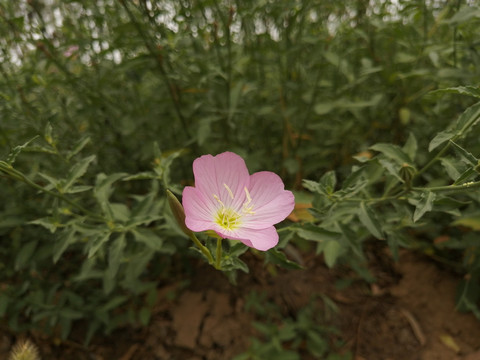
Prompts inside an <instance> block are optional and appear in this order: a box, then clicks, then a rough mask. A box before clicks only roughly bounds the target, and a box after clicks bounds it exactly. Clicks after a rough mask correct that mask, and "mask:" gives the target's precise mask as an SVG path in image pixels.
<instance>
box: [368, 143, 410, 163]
mask: <svg viewBox="0 0 480 360" xmlns="http://www.w3.org/2000/svg"><path fill="white" fill-rule="evenodd" d="M370 149H372V150H375V151H378V152H381V153H382V154H383V155H385V156H386V157H387V158H389V159H392V160H394V161H396V162H397V163H398V164H399V165H403V164H409V165H413V164H412V160H411V159H410V158H409V157H408V155H407V154H406V153H405V152H404V151H403V150H402V148H400V147H399V146H397V145H393V144H386V143H378V144H375V145H373V146H370Z"/></svg>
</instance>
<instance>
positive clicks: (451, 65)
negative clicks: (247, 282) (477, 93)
mask: <svg viewBox="0 0 480 360" xmlns="http://www.w3.org/2000/svg"><path fill="white" fill-rule="evenodd" d="M479 23H480V8H478V7H477V6H476V5H475V2H474V1H473V0H472V1H470V0H455V1H447V0H409V1H403V0H396V1H393V0H370V1H366V0H342V1H324V0H285V1H272V0H258V1H254V0H201V1H193V0H179V1H171V0H156V1H153V0H84V1H73V0H63V1H58V0H28V1H27V0H19V1H8V0H0V33H1V34H2V36H1V37H0V51H1V52H0V74H1V75H0V79H1V80H0V159H4V160H6V159H7V157H8V156H9V154H10V158H9V159H10V160H9V161H7V162H8V164H10V165H14V166H15V168H16V169H19V171H21V174H22V175H18V174H17V175H16V176H17V177H16V178H15V176H13V175H12V173H8V176H5V178H0V181H1V185H0V198H1V199H2V205H1V206H0V215H1V216H0V243H1V246H0V273H1V275H0V286H1V287H2V289H3V290H4V291H2V293H0V316H5V315H7V314H8V322H9V326H10V327H11V328H12V329H17V330H22V329H25V328H28V327H29V326H30V324H31V323H36V324H41V326H43V327H45V328H47V329H53V328H55V327H56V326H58V325H60V327H61V328H62V335H63V336H64V337H66V336H68V333H69V331H70V327H71V324H72V322H73V321H75V320H77V319H82V318H84V319H85V318H86V319H89V321H90V328H89V330H88V334H89V335H88V336H92V334H93V333H94V332H95V331H97V330H98V329H100V328H102V329H104V328H106V329H107V330H109V329H110V330H111V329H113V328H115V327H116V326H118V325H119V324H124V323H128V322H138V321H140V322H141V323H147V322H148V318H149V306H151V304H152V303H153V302H155V299H154V293H155V292H154V291H152V289H154V288H155V286H156V284H157V282H158V281H163V280H165V279H166V278H167V277H168V276H171V274H172V273H174V271H175V268H176V267H180V266H187V265H185V263H186V262H187V260H186V259H188V256H189V255H188V256H187V255H186V254H188V253H187V250H186V249H187V247H188V246H189V244H188V241H187V239H185V237H184V235H183V234H182V233H181V232H180V231H179V230H178V227H176V225H175V224H174V222H173V220H172V217H171V215H170V213H169V211H168V209H166V207H165V200H164V190H165V189H166V188H170V189H172V190H173V191H174V192H176V193H177V194H180V193H181V189H182V188H183V186H184V185H185V184H188V183H191V181H192V172H191V162H192V160H193V159H194V158H196V157H197V156H200V155H202V154H207V153H211V154H216V153H219V152H223V151H226V150H230V151H234V152H236V153H238V154H240V155H241V156H243V157H244V158H245V159H246V161H247V164H248V166H249V169H250V171H251V172H254V171H258V170H271V171H275V172H277V173H279V174H280V175H281V176H282V177H283V179H284V181H285V183H286V186H287V188H289V189H295V190H300V189H301V186H302V179H305V178H307V179H314V180H318V179H319V178H320V177H321V176H322V174H324V173H325V172H327V171H329V170H332V169H334V170H335V171H336V172H337V174H338V176H339V177H340V178H342V177H345V176H346V175H347V173H348V171H349V169H350V167H351V166H352V164H353V163H354V160H353V158H352V156H354V155H359V154H360V155H364V156H366V157H371V155H372V153H371V152H370V151H369V150H368V149H369V147H370V146H371V145H373V144H374V143H377V142H382V143H392V144H400V145H401V144H404V143H405V142H406V141H407V139H408V138H409V134H411V133H413V134H414V135H415V138H416V140H417V141H418V149H419V150H418V153H417V154H416V156H417V159H418V161H419V162H420V163H425V162H426V161H427V158H428V152H427V148H428V143H429V142H430V140H431V139H432V138H433V137H434V136H435V134H436V133H437V132H439V131H441V130H443V129H445V128H446V127H447V126H448V124H450V123H451V122H452V121H453V120H454V119H455V118H457V117H458V115H459V114H461V113H462V112H463V111H464V110H465V109H466V108H467V107H468V106H470V105H472V104H473V103H474V102H475V99H473V98H472V97H462V96H460V95H459V94H458V93H449V92H432V91H434V90H437V89H443V88H452V87H458V86H464V87H465V86H472V89H473V88H475V87H476V86H477V85H478V83H479V81H480V66H479V65H480V40H479V39H480V26H479ZM472 91H473V90H472ZM36 136H38V137H37V138H36V139H34V140H33V141H32V142H30V143H29V144H28V145H27V146H25V147H24V148H19V147H18V146H19V145H21V144H25V143H26V142H27V141H29V140H31V139H32V138H34V137H36ZM463 145H464V146H465V147H466V148H468V149H469V151H471V152H472V153H473V154H479V153H480V145H479V143H478V136H475V135H472V136H469V137H467V138H466V139H465V141H464V143H463ZM20 150H21V153H20ZM17 155H18V156H17ZM16 180H20V181H16ZM29 181H30V182H33V183H34V184H35V185H36V186H37V188H35V186H32V184H29V183H28V182H29ZM41 192H43V193H47V196H45V195H41V194H40V193H41ZM49 192H50V193H49ZM52 193H54V195H52ZM65 198H68V199H70V200H69V201H70V202H66V201H65ZM71 202H73V203H74V204H73V205H72V203H71ZM85 210H86V211H85ZM172 254H174V255H175V256H173V257H172V256H171V255H172ZM178 264H183V265H178ZM147 269H148V271H146V270H147ZM166 269H168V271H167V270H166ZM172 269H173V270H172ZM166 274H167V275H166ZM159 279H160V280H159ZM165 281H166V280H165ZM96 289H98V290H96ZM112 294H113V295H112ZM125 304H128V306H127V307H126V309H128V310H127V311H124V312H116V313H115V315H113V314H112V310H113V309H117V308H119V307H120V306H125ZM124 309H125V307H124ZM45 319H47V320H48V321H45ZM27 320H28V321H27Z"/></svg>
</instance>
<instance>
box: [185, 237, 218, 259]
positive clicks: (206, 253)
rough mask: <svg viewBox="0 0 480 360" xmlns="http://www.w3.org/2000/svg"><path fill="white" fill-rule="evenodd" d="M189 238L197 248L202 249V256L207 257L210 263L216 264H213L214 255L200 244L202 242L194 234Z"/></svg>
mask: <svg viewBox="0 0 480 360" xmlns="http://www.w3.org/2000/svg"><path fill="white" fill-rule="evenodd" d="M189 237H190V239H192V241H193V242H194V243H195V245H197V247H198V248H199V249H200V251H201V252H202V254H203V255H205V257H206V258H207V259H208V263H209V264H213V263H214V262H213V257H212V254H210V251H209V250H208V249H207V248H206V247H205V246H203V245H202V243H201V242H200V240H198V238H197V237H196V236H195V234H194V233H193V232H192V233H191V234H189Z"/></svg>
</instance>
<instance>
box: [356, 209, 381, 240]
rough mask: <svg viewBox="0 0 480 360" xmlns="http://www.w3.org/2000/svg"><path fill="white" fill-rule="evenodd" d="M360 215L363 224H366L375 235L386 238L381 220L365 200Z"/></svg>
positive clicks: (378, 237)
mask: <svg viewBox="0 0 480 360" xmlns="http://www.w3.org/2000/svg"><path fill="white" fill-rule="evenodd" d="M358 217H359V219H360V222H361V223H362V224H363V226H365V227H366V228H367V229H368V231H370V233H371V234H372V235H373V236H375V237H376V238H377V239H379V240H381V239H383V238H384V235H383V232H382V227H381V225H380V222H379V221H378V219H377V217H376V215H375V213H374V212H373V210H372V209H371V208H370V207H369V206H368V205H367V204H365V202H364V201H362V202H361V203H360V208H359V212H358Z"/></svg>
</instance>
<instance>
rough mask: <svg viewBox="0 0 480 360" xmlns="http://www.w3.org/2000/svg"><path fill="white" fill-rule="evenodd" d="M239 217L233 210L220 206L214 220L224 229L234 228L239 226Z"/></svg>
mask: <svg viewBox="0 0 480 360" xmlns="http://www.w3.org/2000/svg"><path fill="white" fill-rule="evenodd" d="M240 218H241V215H240V214H238V213H237V212H236V211H235V210H232V209H226V208H224V207H222V208H221V209H219V210H218V212H217V215H216V216H215V222H216V223H217V224H218V225H220V226H221V227H223V228H224V229H226V230H235V229H236V228H238V227H239V226H240Z"/></svg>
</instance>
